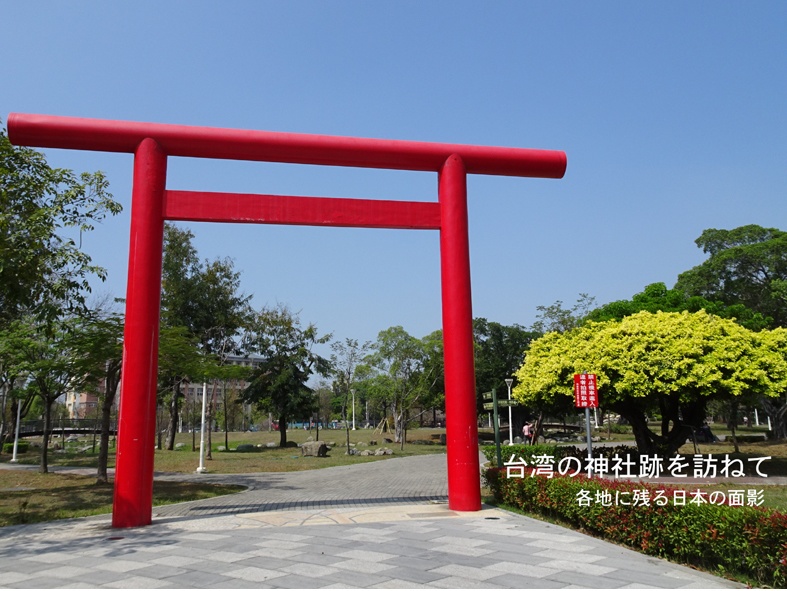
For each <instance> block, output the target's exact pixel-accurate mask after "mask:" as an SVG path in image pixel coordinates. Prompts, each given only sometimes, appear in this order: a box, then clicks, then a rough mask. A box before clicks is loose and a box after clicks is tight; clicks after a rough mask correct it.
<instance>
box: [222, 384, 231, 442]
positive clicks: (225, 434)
mask: <svg viewBox="0 0 787 591" xmlns="http://www.w3.org/2000/svg"><path fill="white" fill-rule="evenodd" d="M221 399H222V400H223V401H224V449H229V448H230V443H229V441H230V440H229V435H228V434H227V414H228V413H227V403H228V402H229V401H228V400H227V380H224V381H223V382H222V387H221Z"/></svg>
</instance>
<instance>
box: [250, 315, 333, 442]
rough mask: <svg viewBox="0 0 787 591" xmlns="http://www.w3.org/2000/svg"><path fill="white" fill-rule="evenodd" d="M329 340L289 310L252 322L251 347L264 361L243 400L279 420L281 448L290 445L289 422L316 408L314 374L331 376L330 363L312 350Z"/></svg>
mask: <svg viewBox="0 0 787 591" xmlns="http://www.w3.org/2000/svg"><path fill="white" fill-rule="evenodd" d="M330 338H331V335H330V334H328V335H324V336H319V334H318V332H317V327H316V326H315V325H314V324H309V325H308V326H306V327H303V326H301V322H300V319H299V318H298V315H297V314H293V313H292V312H290V311H289V310H288V309H287V307H286V306H278V307H276V308H263V309H262V310H261V311H260V312H258V313H257V314H256V315H255V317H254V320H253V321H252V324H251V327H250V330H249V334H248V345H249V348H250V352H252V353H255V354H257V355H259V356H260V357H261V359H260V361H259V364H258V365H257V367H256V369H255V370H254V372H253V374H252V377H251V382H250V383H249V386H248V387H247V388H246V390H245V391H244V393H243V399H244V401H245V402H252V403H256V404H257V405H258V406H259V407H260V408H262V409H263V410H266V411H268V412H271V413H273V414H274V415H275V416H276V417H277V419H278V420H279V434H280V445H281V446H282V447H284V446H285V445H286V444H287V422H288V421H289V420H290V419H293V418H301V417H303V416H309V415H311V412H312V410H313V408H314V407H315V406H316V400H315V398H314V397H313V396H312V390H311V388H309V386H308V385H307V384H308V381H309V378H310V377H311V376H312V374H315V373H316V374H318V375H321V376H326V375H328V373H329V371H330V362H329V361H328V360H327V359H325V358H323V357H321V356H320V355H318V354H317V353H315V352H314V351H313V350H312V349H313V347H314V346H315V345H320V344H325V343H327V342H328V341H329V340H330Z"/></svg>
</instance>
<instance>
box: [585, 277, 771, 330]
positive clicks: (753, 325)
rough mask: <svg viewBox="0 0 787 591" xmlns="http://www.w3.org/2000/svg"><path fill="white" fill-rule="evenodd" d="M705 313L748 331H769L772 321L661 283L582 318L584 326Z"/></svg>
mask: <svg viewBox="0 0 787 591" xmlns="http://www.w3.org/2000/svg"><path fill="white" fill-rule="evenodd" d="M699 310H705V311H706V312H707V313H708V314H714V315H716V316H719V317H721V318H729V319H733V320H736V321H737V322H738V324H740V325H742V326H745V327H746V328H748V329H750V330H762V329H763V328H768V326H769V325H770V324H771V322H772V319H771V318H766V317H765V316H763V315H762V314H760V313H759V312H755V311H754V310H751V309H749V308H747V307H746V306H744V305H743V304H741V303H736V304H725V303H724V302H722V301H719V300H716V301H711V300H708V299H707V298H704V297H702V296H696V295H695V296H691V295H689V294H687V293H686V292H685V291H683V290H682V289H677V288H674V289H667V286H666V285H665V284H664V283H651V284H650V285H647V286H646V287H645V289H644V290H643V291H642V292H640V293H638V294H635V295H634V297H632V298H631V299H630V300H618V301H615V302H610V303H609V304H605V305H603V306H600V307H598V308H596V309H595V310H593V311H591V312H590V313H588V315H587V316H586V317H585V321H586V322H603V321H605V320H620V319H622V318H624V317H626V316H630V315H632V314H636V313H637V312H642V311H646V312H653V313H655V312H698V311H699Z"/></svg>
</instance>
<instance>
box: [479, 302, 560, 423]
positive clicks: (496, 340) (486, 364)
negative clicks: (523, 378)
mask: <svg viewBox="0 0 787 591" xmlns="http://www.w3.org/2000/svg"><path fill="white" fill-rule="evenodd" d="M557 304H560V302H557V303H556V305H557ZM561 317H562V314H561ZM473 336H474V338H475V382H476V392H478V400H477V404H478V411H479V412H482V404H483V400H482V399H481V396H480V394H481V393H483V392H489V391H490V390H491V389H492V388H497V389H498V391H500V388H501V387H503V380H505V379H506V378H513V377H514V373H515V372H516V370H517V369H519V367H520V366H521V365H522V360H523V359H524V357H525V351H526V350H527V348H528V347H529V346H530V343H531V342H532V341H533V340H535V339H537V338H538V337H540V336H541V333H539V332H535V331H531V330H527V329H526V328H524V327H523V326H520V325H518V324H513V325H511V326H506V325H503V324H499V323H497V322H490V321H489V320H487V319H486V318H475V319H474V320H473Z"/></svg>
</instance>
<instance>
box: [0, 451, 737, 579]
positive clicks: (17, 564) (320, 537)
mask: <svg viewBox="0 0 787 591" xmlns="http://www.w3.org/2000/svg"><path fill="white" fill-rule="evenodd" d="M157 477H158V478H173V479H174V478H180V479H182V478H184V475H178V476H173V475H169V476H168V475H157ZM188 478H194V479H196V478H199V479H201V480H215V481H222V482H239V483H242V484H246V485H247V486H249V487H250V488H249V490H248V491H246V492H243V493H240V494H237V495H232V496H228V497H221V498H214V499H209V500H205V501H197V502H193V503H182V504H179V505H170V506H166V507H157V508H154V523H153V525H151V526H148V527H144V528H130V529H123V530H113V529H112V528H111V527H110V520H109V517H107V516H102V517H96V518H86V519H74V520H68V521H60V522H51V523H46V524H35V525H25V526H14V527H7V528H2V529H0V588H45V589H51V588H71V587H74V588H85V587H88V588H131V587H133V588H148V589H152V588H306V589H311V588H504V589H521V588H541V589H543V588H567V587H568V588H621V589H623V588H666V589H676V588H714V589H715V588H740V587H742V586H741V585H738V584H735V583H732V582H730V581H726V580H724V579H721V578H718V577H713V576H711V575H707V574H704V573H701V572H698V571H695V570H692V569H690V568H687V567H683V566H680V565H675V564H671V563H669V562H666V561H663V560H659V559H656V558H652V557H647V556H644V555H642V554H639V553H637V552H634V551H631V550H627V549H625V548H621V547H619V546H616V545H613V544H609V543H606V542H603V541H601V540H597V539H595V538H591V537H589V536H585V535H582V534H579V533H577V532H574V531H571V530H568V529H564V528H562V527H558V526H555V525H551V524H547V523H543V522H540V521H537V520H534V519H530V518H527V517H523V516H520V515H515V514H512V513H509V512H507V511H503V510H499V509H494V508H484V509H483V510H482V511H478V512H470V513H463V512H457V511H451V510H449V509H448V506H447V504H446V502H445V501H446V495H447V490H446V483H445V480H446V458H445V456H444V455H434V456H415V457H410V458H393V459H387V460H385V461H381V462H374V463H368V464H362V465H356V466H343V467H336V468H327V469H324V470H315V471H309V472H290V473H266V474H255V475H234V476H227V475H223V476H218V475H199V476H197V475H193V476H189V477H188Z"/></svg>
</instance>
